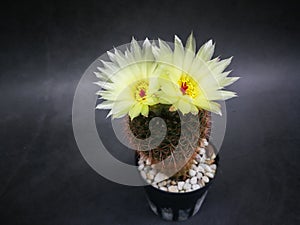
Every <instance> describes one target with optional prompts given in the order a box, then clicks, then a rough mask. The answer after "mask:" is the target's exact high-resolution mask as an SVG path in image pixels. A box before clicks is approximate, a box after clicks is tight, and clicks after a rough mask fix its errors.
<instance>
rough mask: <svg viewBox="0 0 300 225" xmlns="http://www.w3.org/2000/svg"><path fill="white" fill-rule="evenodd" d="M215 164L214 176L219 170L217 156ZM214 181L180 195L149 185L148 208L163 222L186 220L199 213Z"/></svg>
mask: <svg viewBox="0 0 300 225" xmlns="http://www.w3.org/2000/svg"><path fill="white" fill-rule="evenodd" d="M215 163H216V164H217V170H216V174H215V176H216V175H217V171H218V170H219V156H217V157H216V159H215ZM214 179H215V177H214V178H213V179H211V180H210V181H209V183H207V184H206V185H205V186H204V187H202V188H200V189H198V190H195V191H191V192H182V193H173V192H167V191H163V190H160V189H157V188H155V187H153V186H151V185H148V186H145V191H146V194H147V199H148V203H149V206H150V208H151V210H152V211H153V212H154V213H155V214H156V215H158V216H160V217H161V218H163V219H165V220H171V221H183V220H187V219H188V218H190V217H191V216H193V215H195V214H196V213H197V212H198V211H199V209H200V207H201V205H202V203H203V201H204V199H205V197H206V194H207V191H208V189H209V187H210V185H211V184H212V183H213V181H214Z"/></svg>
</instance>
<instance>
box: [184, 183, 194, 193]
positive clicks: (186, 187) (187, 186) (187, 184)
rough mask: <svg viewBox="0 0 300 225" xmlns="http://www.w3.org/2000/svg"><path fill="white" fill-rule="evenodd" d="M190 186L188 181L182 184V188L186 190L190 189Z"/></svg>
mask: <svg viewBox="0 0 300 225" xmlns="http://www.w3.org/2000/svg"><path fill="white" fill-rule="evenodd" d="M191 187H192V185H191V184H190V183H185V184H184V185H183V189H184V190H186V191H187V190H189V189H191Z"/></svg>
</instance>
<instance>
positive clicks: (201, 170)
mask: <svg viewBox="0 0 300 225" xmlns="http://www.w3.org/2000/svg"><path fill="white" fill-rule="evenodd" d="M197 172H201V173H204V168H203V167H202V164H200V165H199V166H198V167H197Z"/></svg>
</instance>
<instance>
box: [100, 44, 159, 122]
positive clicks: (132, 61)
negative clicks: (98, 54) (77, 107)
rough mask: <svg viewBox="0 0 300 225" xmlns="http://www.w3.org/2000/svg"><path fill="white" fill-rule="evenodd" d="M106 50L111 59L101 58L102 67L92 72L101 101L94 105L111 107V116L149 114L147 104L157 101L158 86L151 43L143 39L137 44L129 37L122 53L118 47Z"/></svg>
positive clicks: (133, 116) (131, 116) (103, 107)
mask: <svg viewBox="0 0 300 225" xmlns="http://www.w3.org/2000/svg"><path fill="white" fill-rule="evenodd" d="M107 53H108V56H109V58H110V62H106V61H102V64H103V67H98V70H99V72H96V73H95V74H96V76H97V77H98V78H99V79H100V81H98V82H96V84H98V85H99V86H100V87H101V88H102V90H100V91H98V92H97V94H98V95H100V96H101V99H103V100H104V101H103V102H102V103H100V104H99V105H97V107H96V108H97V109H110V112H109V114H108V116H110V115H112V118H120V117H122V116H124V115H126V114H128V115H129V116H130V118H131V119H133V118H135V117H137V116H138V115H139V114H142V115H143V116H148V113H149V106H151V105H154V104H157V103H158V98H157V97H156V95H155V94H156V92H157V91H158V89H159V86H158V83H157V79H156V77H157V75H156V73H155V69H156V67H157V64H156V62H155V58H154V55H153V53H152V44H151V43H150V41H149V40H148V39H146V40H145V41H144V42H143V44H142V46H140V45H139V43H138V42H137V41H136V40H135V39H132V41H131V43H130V46H129V48H128V49H127V50H126V51H125V52H124V53H123V52H121V51H120V50H117V49H115V50H114V53H112V52H107Z"/></svg>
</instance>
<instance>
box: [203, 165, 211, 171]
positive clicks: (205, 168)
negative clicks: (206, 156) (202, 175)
mask: <svg viewBox="0 0 300 225" xmlns="http://www.w3.org/2000/svg"><path fill="white" fill-rule="evenodd" d="M202 167H203V168H204V170H205V171H207V172H212V169H211V168H210V166H209V165H206V164H203V165H202Z"/></svg>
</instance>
